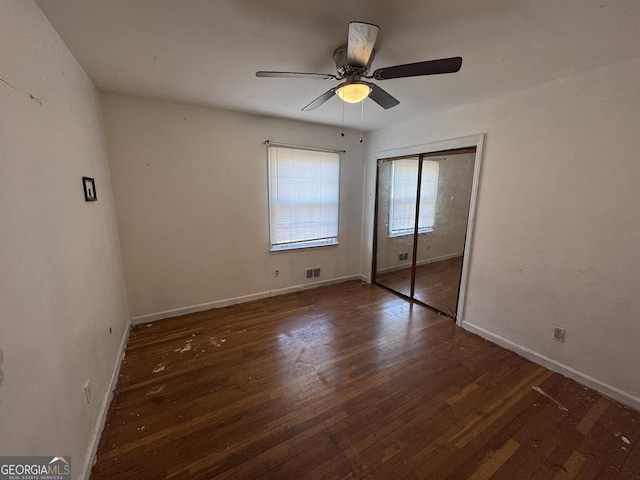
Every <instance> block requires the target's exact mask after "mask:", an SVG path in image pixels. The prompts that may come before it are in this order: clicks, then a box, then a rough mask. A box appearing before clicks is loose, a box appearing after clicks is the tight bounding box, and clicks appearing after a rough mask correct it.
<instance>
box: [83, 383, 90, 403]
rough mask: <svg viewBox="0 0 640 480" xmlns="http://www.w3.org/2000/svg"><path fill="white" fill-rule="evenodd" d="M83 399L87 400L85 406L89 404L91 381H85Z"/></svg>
mask: <svg viewBox="0 0 640 480" xmlns="http://www.w3.org/2000/svg"><path fill="white" fill-rule="evenodd" d="M84 398H86V400H87V405H88V404H90V403H91V380H87V383H85V384H84Z"/></svg>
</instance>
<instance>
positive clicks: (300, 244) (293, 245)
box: [267, 143, 342, 252]
mask: <svg viewBox="0 0 640 480" xmlns="http://www.w3.org/2000/svg"><path fill="white" fill-rule="evenodd" d="M278 149H283V150H294V151H296V152H302V153H304V152H310V153H314V154H317V153H320V154H330V155H333V156H335V160H336V161H337V172H336V175H337V179H336V180H337V185H335V189H336V197H335V211H336V215H335V235H331V236H329V237H318V238H305V239H302V240H296V241H290V242H277V243H275V242H274V237H275V236H276V235H274V226H275V224H274V206H275V204H274V199H273V189H272V181H273V178H277V177H274V173H273V168H274V167H275V166H274V165H272V163H274V162H272V151H274V150H278ZM341 153H342V151H338V150H326V149H320V148H314V147H305V146H295V145H286V144H274V143H269V144H268V146H267V191H268V207H269V251H270V252H287V251H295V250H303V249H309V248H317V247H330V246H337V245H339V244H340V243H339V233H340V186H341V185H340V184H341V173H342V172H341V170H342V155H341ZM276 161H277V160H276ZM275 175H276V176H277V174H275ZM297 205H299V204H297ZM331 205H334V203H333V202H331Z"/></svg>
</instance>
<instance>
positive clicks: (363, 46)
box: [256, 22, 462, 111]
mask: <svg viewBox="0 0 640 480" xmlns="http://www.w3.org/2000/svg"><path fill="white" fill-rule="evenodd" d="M379 31H380V27H378V26H377V25H373V24H371V23H363V22H351V23H350V24H349V40H348V43H347V45H342V46H340V47H338V48H337V49H336V50H335V51H334V52H333V61H334V62H335V64H336V73H337V74H336V75H334V74H331V73H304V72H273V71H259V72H256V77H273V78H310V79H318V80H338V81H341V80H344V82H342V83H341V84H340V85H338V86H337V87H333V88H331V89H329V90H328V91H326V92H325V93H323V94H322V95H320V96H319V97H318V98H316V99H315V100H314V101H312V102H311V103H310V104H309V105H307V106H306V107H304V108H303V109H302V110H303V111H309V110H315V109H316V108H318V107H319V106H320V105H322V104H323V103H324V102H326V101H327V100H329V99H330V98H332V97H333V96H334V95H338V96H339V97H340V98H341V99H342V100H344V101H345V102H349V103H358V102H361V101H362V100H364V99H365V98H367V97H369V98H370V99H371V100H373V101H374V102H376V103H377V104H378V105H380V106H381V107H382V108H385V109H388V108H391V107H395V106H396V105H398V104H399V103H400V101H399V100H397V99H396V98H394V97H393V96H392V95H391V94H389V93H387V92H386V91H385V90H383V89H382V88H380V87H379V86H378V85H376V84H375V83H371V82H367V81H364V80H363V78H364V79H367V80H368V79H373V80H390V79H392V78H404V77H418V76H423V75H437V74H441V73H454V72H457V71H458V70H460V67H461V65H462V58H461V57H451V58H441V59H438V60H428V61H425V62H417V63H407V64H404V65H395V66H393V67H385V68H378V69H377V70H375V71H374V72H373V74H372V75H368V73H369V69H370V67H371V62H372V61H373V59H374V57H375V50H374V48H373V47H374V45H375V42H376V38H377V36H378V32H379Z"/></svg>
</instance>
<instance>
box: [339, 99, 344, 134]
mask: <svg viewBox="0 0 640 480" xmlns="http://www.w3.org/2000/svg"><path fill="white" fill-rule="evenodd" d="M341 103H342V132H340V136H341V137H344V102H341Z"/></svg>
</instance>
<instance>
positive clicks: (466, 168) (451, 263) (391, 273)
mask: <svg viewBox="0 0 640 480" xmlns="http://www.w3.org/2000/svg"><path fill="white" fill-rule="evenodd" d="M474 163H475V148H470V149H459V150H452V151H447V152H437V153H428V154H421V155H413V156H405V157H395V158H387V159H383V160H379V161H378V175H377V188H376V222H375V223H376V225H375V228H376V231H375V236H374V254H375V255H374V272H373V274H374V281H375V283H377V284H379V285H382V286H384V287H386V288H388V289H390V290H392V291H394V292H397V293H399V294H401V295H403V296H405V297H408V298H409V299H412V300H416V301H418V302H420V303H423V304H425V305H428V306H430V307H433V308H435V309H437V310H439V311H441V312H444V313H445V314H447V315H449V316H450V317H453V318H455V316H456V311H457V302H458V296H459V288H460V278H461V272H462V265H463V258H464V247H465V238H466V233H467V223H468V217H469V205H470V200H471V192H472V186H473V176H474Z"/></svg>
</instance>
